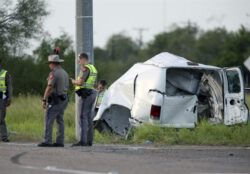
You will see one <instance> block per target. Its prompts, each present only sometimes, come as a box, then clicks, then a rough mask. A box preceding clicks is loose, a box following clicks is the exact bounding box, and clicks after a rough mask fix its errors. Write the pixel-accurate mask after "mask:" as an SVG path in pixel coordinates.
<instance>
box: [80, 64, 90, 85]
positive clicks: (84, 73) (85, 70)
mask: <svg viewBox="0 0 250 174" xmlns="http://www.w3.org/2000/svg"><path fill="white" fill-rule="evenodd" d="M89 73H90V70H89V69H88V68H87V67H81V68H80V72H79V76H78V77H79V78H80V79H82V80H83V81H84V82H86V81H87V79H88V77H89Z"/></svg>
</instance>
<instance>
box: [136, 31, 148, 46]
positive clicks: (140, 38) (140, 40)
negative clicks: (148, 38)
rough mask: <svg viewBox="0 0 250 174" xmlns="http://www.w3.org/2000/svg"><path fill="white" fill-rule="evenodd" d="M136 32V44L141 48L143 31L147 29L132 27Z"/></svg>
mask: <svg viewBox="0 0 250 174" xmlns="http://www.w3.org/2000/svg"><path fill="white" fill-rule="evenodd" d="M134 30H136V31H137V32H138V35H139V36H138V46H139V48H140V49H141V48H142V46H143V32H144V31H147V29H146V28H134Z"/></svg>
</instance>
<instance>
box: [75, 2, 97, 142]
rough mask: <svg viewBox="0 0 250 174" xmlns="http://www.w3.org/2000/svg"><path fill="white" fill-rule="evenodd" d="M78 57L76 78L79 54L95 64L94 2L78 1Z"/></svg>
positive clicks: (78, 137)
mask: <svg viewBox="0 0 250 174" xmlns="http://www.w3.org/2000/svg"><path fill="white" fill-rule="evenodd" d="M75 21H76V39H75V40H76V56H75V78H77V75H78V73H79V70H80V67H79V65H78V54H80V53H83V52H84V53H87V54H88V56H89V60H90V62H91V63H94V52H93V1H92V0H76V19H75ZM75 98H76V101H75V102H76V115H75V123H76V124H75V125H76V139H77V140H80V124H79V113H78V103H79V97H78V96H77V95H76V96H75Z"/></svg>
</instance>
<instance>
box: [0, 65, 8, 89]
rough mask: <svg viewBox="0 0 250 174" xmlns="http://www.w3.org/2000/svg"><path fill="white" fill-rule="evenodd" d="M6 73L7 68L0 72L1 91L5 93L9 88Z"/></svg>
mask: <svg viewBox="0 0 250 174" xmlns="http://www.w3.org/2000/svg"><path fill="white" fill-rule="evenodd" d="M6 74H7V71H6V70H1V72H0V92H3V93H5V92H6V90H7V86H6V83H5V81H6V80H5V79H6Z"/></svg>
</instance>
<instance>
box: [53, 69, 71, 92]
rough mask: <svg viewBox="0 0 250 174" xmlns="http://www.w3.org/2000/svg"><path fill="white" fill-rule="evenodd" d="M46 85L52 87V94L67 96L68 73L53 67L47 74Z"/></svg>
mask: <svg viewBox="0 0 250 174" xmlns="http://www.w3.org/2000/svg"><path fill="white" fill-rule="evenodd" d="M48 85H51V86H52V87H53V91H52V93H56V94H57V95H62V94H67V91H68V89H69V76H68V73H67V72H66V71H65V70H64V69H63V68H62V67H60V66H58V67H55V68H54V69H53V70H52V71H51V72H50V74H49V77H48Z"/></svg>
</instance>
